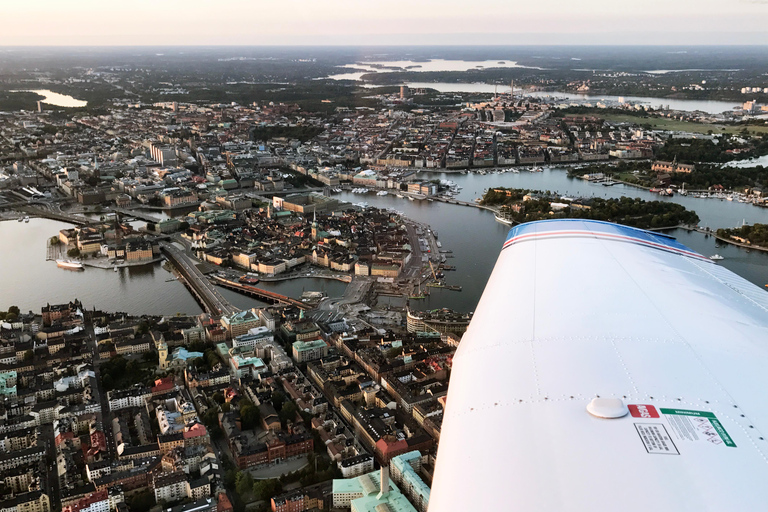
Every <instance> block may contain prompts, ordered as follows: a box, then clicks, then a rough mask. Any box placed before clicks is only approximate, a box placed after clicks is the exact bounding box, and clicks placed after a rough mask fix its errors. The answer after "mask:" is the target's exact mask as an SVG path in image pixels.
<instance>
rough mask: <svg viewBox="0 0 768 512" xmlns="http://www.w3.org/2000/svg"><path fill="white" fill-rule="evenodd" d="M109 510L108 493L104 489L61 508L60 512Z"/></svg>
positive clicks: (105, 511)
mask: <svg viewBox="0 0 768 512" xmlns="http://www.w3.org/2000/svg"><path fill="white" fill-rule="evenodd" d="M109 508H110V507H109V491H107V490H106V489H104V490H102V491H97V492H94V493H93V494H90V495H88V496H86V497H85V498H83V499H81V500H80V501H77V502H75V503H74V504H73V505H69V506H66V507H64V508H62V511H61V512H109Z"/></svg>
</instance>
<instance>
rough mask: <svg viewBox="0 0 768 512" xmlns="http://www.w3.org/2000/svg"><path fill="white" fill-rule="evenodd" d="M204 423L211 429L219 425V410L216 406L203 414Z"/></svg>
mask: <svg viewBox="0 0 768 512" xmlns="http://www.w3.org/2000/svg"><path fill="white" fill-rule="evenodd" d="M203 423H204V424H205V426H206V427H208V428H209V429H211V428H213V427H215V426H217V425H218V424H219V411H217V410H216V408H215V407H211V408H210V409H208V410H207V411H205V414H203Z"/></svg>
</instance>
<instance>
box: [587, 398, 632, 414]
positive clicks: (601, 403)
mask: <svg viewBox="0 0 768 512" xmlns="http://www.w3.org/2000/svg"><path fill="white" fill-rule="evenodd" d="M587 412H588V413H589V414H591V415H592V416H595V417H597V418H605V419H613V418H623V417H624V416H626V415H627V414H628V413H629V409H627V406H626V405H624V402H623V401H622V400H621V398H593V399H592V401H591V402H589V405H587Z"/></svg>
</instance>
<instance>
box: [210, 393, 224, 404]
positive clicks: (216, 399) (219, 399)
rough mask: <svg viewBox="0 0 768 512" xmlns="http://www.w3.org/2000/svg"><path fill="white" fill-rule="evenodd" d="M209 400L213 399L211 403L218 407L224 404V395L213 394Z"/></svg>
mask: <svg viewBox="0 0 768 512" xmlns="http://www.w3.org/2000/svg"><path fill="white" fill-rule="evenodd" d="M211 398H213V401H214V402H216V403H217V404H219V405H221V404H223V403H224V395H223V394H222V393H221V391H217V392H215V393H214V394H213V396H212V397H211Z"/></svg>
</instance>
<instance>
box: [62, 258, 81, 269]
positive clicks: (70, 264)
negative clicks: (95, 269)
mask: <svg viewBox="0 0 768 512" xmlns="http://www.w3.org/2000/svg"><path fill="white" fill-rule="evenodd" d="M56 265H58V266H59V267H60V268H66V269H68V270H85V267H84V266H83V264H82V263H80V262H79V261H72V260H56Z"/></svg>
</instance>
